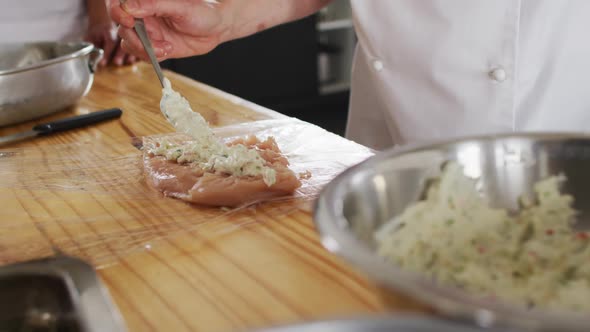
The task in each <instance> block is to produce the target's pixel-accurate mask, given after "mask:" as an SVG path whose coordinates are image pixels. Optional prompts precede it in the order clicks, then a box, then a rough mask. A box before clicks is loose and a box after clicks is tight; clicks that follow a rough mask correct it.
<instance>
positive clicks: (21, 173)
mask: <svg viewBox="0 0 590 332" xmlns="http://www.w3.org/2000/svg"><path fill="white" fill-rule="evenodd" d="M216 133H217V134H218V135H219V136H220V137H222V138H224V139H232V138H236V137H243V136H246V135H250V134H254V135H256V136H258V137H259V138H261V139H264V138H266V137H267V136H273V137H274V138H275V139H276V141H277V143H278V145H279V147H280V148H281V150H282V151H283V153H284V154H285V155H286V156H287V158H288V159H289V161H290V164H291V165H290V167H291V169H292V170H293V171H294V172H295V173H306V172H309V173H310V174H311V177H310V178H309V179H304V180H303V181H302V182H303V185H302V187H301V188H299V189H298V190H297V192H296V193H295V194H294V195H292V196H288V197H281V198H276V199H273V200H272V201H270V202H269V201H266V202H256V203H253V204H249V205H247V206H242V207H239V208H236V209H231V210H230V209H224V208H209V207H202V206H194V205H191V204H188V203H184V202H181V201H179V200H176V199H173V198H167V197H164V196H163V195H161V194H160V193H158V192H156V191H154V190H153V189H151V188H149V187H148V185H147V184H146V183H145V182H144V180H143V174H142V164H141V157H142V153H141V151H139V150H138V149H137V148H136V146H134V145H133V143H137V142H138V140H137V139H135V140H132V139H129V141H126V142H116V143H110V142H108V140H105V141H89V142H80V143H75V144H62V145H48V146H37V147H30V148H21V149H10V148H4V149H1V150H0V200H2V209H1V211H0V215H1V216H2V217H1V221H0V264H6V263H12V262H16V261H23V260H28V259H33V258H40V257H45V256H50V255H54V254H55V253H56V252H58V251H59V252H63V253H66V254H69V255H73V256H77V257H80V258H82V259H85V260H87V261H89V262H91V263H93V264H94V265H95V266H96V267H98V268H100V267H104V266H107V265H109V264H112V263H116V262H117V261H118V260H119V259H121V258H122V257H125V256H126V255H129V254H131V253H134V252H138V251H143V250H149V249H151V248H153V247H154V246H157V245H158V241H159V240H162V239H163V238H166V237H172V236H176V235H179V234H186V233H187V232H190V231H194V230H198V229H199V228H200V227H203V226H204V225H206V227H207V232H209V233H211V232H214V233H216V234H220V235H224V234H227V233H228V232H233V231H235V230H237V229H239V228H240V227H245V225H248V224H250V223H254V222H259V221H258V219H257V218H255V214H256V210H257V209H258V208H259V207H261V206H264V208H265V213H266V214H267V215H268V214H271V215H272V216H273V217H275V218H280V217H281V216H284V215H288V214H290V213H293V212H295V211H298V210H305V211H310V208H311V206H312V205H311V204H310V203H311V202H312V201H313V200H314V199H315V198H316V197H317V195H318V194H319V192H320V190H321V188H322V187H323V186H324V185H325V184H326V183H327V182H329V181H330V180H331V179H332V178H334V177H335V176H336V175H337V174H338V173H340V172H341V171H343V170H344V169H346V168H348V167H349V166H352V165H354V164H356V163H358V162H360V161H362V160H364V159H366V158H368V157H369V156H371V155H372V154H373V151H371V150H370V149H368V148H365V147H363V146H360V145H358V144H355V143H353V142H350V141H348V140H345V139H343V138H342V137H340V136H337V135H334V134H332V133H329V132H327V131H325V130H323V129H321V128H319V127H317V126H314V125H310V124H308V123H305V122H302V121H299V120H296V119H291V118H286V119H279V120H263V121H256V122H250V123H244V124H239V125H232V126H227V127H222V128H217V129H216ZM139 141H140V140H139Z"/></svg>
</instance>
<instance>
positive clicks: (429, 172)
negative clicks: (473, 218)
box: [314, 133, 590, 331]
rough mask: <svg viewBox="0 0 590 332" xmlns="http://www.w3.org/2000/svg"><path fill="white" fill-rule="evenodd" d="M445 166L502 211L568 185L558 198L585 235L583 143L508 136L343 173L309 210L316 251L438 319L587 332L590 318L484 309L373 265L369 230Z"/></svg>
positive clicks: (391, 157)
mask: <svg viewBox="0 0 590 332" xmlns="http://www.w3.org/2000/svg"><path fill="white" fill-rule="evenodd" d="M446 161H456V162H458V163H459V164H461V165H462V166H463V167H464V170H465V173H466V175H468V176H471V177H477V178H479V179H480V184H481V193H482V194H483V195H484V196H487V197H488V198H489V199H490V201H491V202H492V204H493V205H494V206H497V207H504V208H509V209H517V198H518V196H519V195H525V196H528V197H533V192H532V187H533V183H534V182H536V181H538V180H540V179H542V178H545V177H547V176H550V175H555V174H558V173H563V174H565V175H566V176H567V178H568V180H567V183H566V184H565V186H564V188H563V190H564V191H565V192H567V193H570V194H573V195H574V197H575V208H576V209H578V211H580V212H581V215H580V221H579V222H580V227H583V228H590V224H589V221H590V135H582V134H580V135H575V134H535V133H531V134H518V135H517V134H515V135H503V136H502V135H501V136H485V137H476V138H468V139H461V140H454V141H449V142H445V143H439V144H431V145H423V146H417V147H409V148H405V149H401V150H392V151H388V152H383V153H381V154H378V155H376V156H375V157H372V158H370V159H369V160H367V161H365V162H363V163H361V164H359V165H357V166H355V167H352V168H350V169H348V170H347V171H345V172H344V173H342V174H341V175H340V176H338V177H337V178H336V179H334V180H333V181H332V182H331V183H329V184H328V185H327V186H326V188H325V189H324V190H323V192H322V193H321V195H320V197H319V199H318V201H317V203H316V207H315V212H314V213H315V215H314V219H315V222H316V227H317V228H318V231H319V232H320V234H321V238H322V243H323V245H324V246H325V247H326V248H327V249H328V250H330V251H332V252H334V253H336V254H338V255H340V256H341V257H343V258H344V259H345V260H346V261H348V262H349V263H351V264H352V265H353V266H354V267H356V268H358V269H359V270H361V271H362V272H364V273H365V274H367V275H368V277H369V278H371V279H372V280H374V281H375V282H376V284H377V285H379V286H381V287H382V289H383V292H384V293H383V294H384V298H386V297H387V296H390V295H391V294H392V293H390V292H391V291H400V292H403V293H405V294H406V295H410V296H413V297H415V298H417V299H419V300H421V301H423V302H425V303H428V304H430V305H432V306H433V307H434V308H436V309H438V310H439V311H440V312H441V313H443V314H447V315H452V316H455V317H461V318H468V319H474V320H475V322H477V323H478V324H480V325H494V324H497V325H509V326H512V327H518V328H522V329H530V330H537V331H570V330H571V331H589V330H590V313H585V314H579V313H577V314H576V313H573V312H558V311H548V310H543V309H540V308H537V309H532V310H527V309H526V308H522V307H520V306H517V305H513V304H510V303H503V302H492V301H486V300H483V299H480V298H476V297H474V296H472V295H470V294H468V293H466V292H464V291H461V290H459V289H456V288H452V287H446V286H442V285H439V284H436V283H434V282H433V281H432V280H429V279H427V278H425V277H423V276H421V275H418V274H414V273H410V272H407V271H404V270H402V269H401V268H399V267H397V266H395V265H393V264H391V263H388V262H386V261H385V260H384V259H382V258H380V257H378V255H377V254H376V252H375V242H374V232H375V230H376V229H377V228H378V227H379V226H381V225H382V224H384V223H385V222H387V221H389V220H391V219H392V218H394V217H395V216H397V215H399V214H401V213H402V211H403V210H404V209H405V208H406V207H407V206H408V205H409V204H411V203H413V202H415V201H417V200H418V199H419V198H420V195H421V194H422V191H423V189H424V187H425V183H426V182H427V180H428V179H429V178H431V177H434V176H437V175H439V174H440V167H441V164H442V163H444V162H446ZM588 264H590V262H588Z"/></svg>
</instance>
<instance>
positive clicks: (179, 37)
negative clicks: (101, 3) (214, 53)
mask: <svg viewBox="0 0 590 332" xmlns="http://www.w3.org/2000/svg"><path fill="white" fill-rule="evenodd" d="M108 1H109V2H110V11H111V15H112V17H113V19H114V20H115V21H117V22H118V23H120V24H121V28H120V29H119V34H120V36H121V37H122V38H123V45H124V47H125V48H126V49H128V50H130V51H131V52H132V53H134V54H137V55H139V56H142V57H144V58H145V57H146V56H145V53H144V51H143V47H142V46H141V43H140V42H139V39H138V38H137V35H136V34H135V33H134V32H133V30H132V28H133V18H134V17H139V18H143V19H144V21H145V24H146V28H147V30H148V33H149V35H150V39H151V41H152V44H153V46H154V50H155V52H156V56H158V58H159V59H160V60H163V59H166V58H174V57H185V56H192V55H198V54H204V53H207V52H209V51H211V50H212V49H213V48H215V47H216V46H217V45H219V44H220V43H223V42H226V41H228V40H232V39H236V38H242V37H245V36H249V35H251V34H254V33H256V32H259V31H261V30H264V29H267V28H270V27H273V26H276V25H279V24H282V23H286V22H290V21H293V20H297V19H299V18H302V17H305V16H307V15H310V14H312V13H314V12H316V11H317V10H319V9H320V8H322V7H323V6H325V5H327V4H328V3H330V2H331V1H332V0H221V1H214V0H127V1H126V3H125V5H120V4H119V0H108Z"/></svg>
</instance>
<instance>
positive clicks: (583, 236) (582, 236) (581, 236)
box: [576, 232, 590, 240]
mask: <svg viewBox="0 0 590 332" xmlns="http://www.w3.org/2000/svg"><path fill="white" fill-rule="evenodd" d="M576 237H577V238H578V239H580V240H588V238H590V236H589V235H588V233H586V232H580V233H578V234H576Z"/></svg>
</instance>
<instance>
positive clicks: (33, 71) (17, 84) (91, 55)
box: [0, 42, 103, 126]
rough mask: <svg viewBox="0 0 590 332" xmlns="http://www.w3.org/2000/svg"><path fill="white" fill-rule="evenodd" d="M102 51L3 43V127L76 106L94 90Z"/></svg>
mask: <svg viewBox="0 0 590 332" xmlns="http://www.w3.org/2000/svg"><path fill="white" fill-rule="evenodd" d="M102 54H103V52H102V50H101V49H99V48H96V47H94V46H93V45H92V44H89V43H84V42H79V43H59V42H40V43H28V44H0V126H5V125H10V124H14V123H18V122H22V121H26V120H31V119H34V118H38V117H41V116H44V115H47V114H50V113H53V112H57V111H59V110H62V109H64V108H66V107H68V106H71V105H73V104H75V103H76V102H77V101H78V100H79V99H80V97H82V96H84V95H85V94H86V93H88V91H89V90H90V87H91V86H92V81H93V77H94V75H93V74H94V70H95V69H96V65H97V63H98V62H99V61H100V59H101V58H102Z"/></svg>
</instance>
